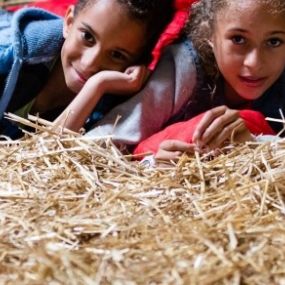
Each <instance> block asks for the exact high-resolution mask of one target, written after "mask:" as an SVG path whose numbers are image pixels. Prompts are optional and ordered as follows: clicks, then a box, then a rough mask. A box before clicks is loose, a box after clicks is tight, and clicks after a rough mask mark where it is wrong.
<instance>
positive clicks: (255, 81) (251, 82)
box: [239, 76, 266, 87]
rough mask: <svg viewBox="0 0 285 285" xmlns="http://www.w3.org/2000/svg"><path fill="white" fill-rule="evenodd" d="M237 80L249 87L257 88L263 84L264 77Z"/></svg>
mask: <svg viewBox="0 0 285 285" xmlns="http://www.w3.org/2000/svg"><path fill="white" fill-rule="evenodd" d="M239 79H240V80H241V81H242V82H243V83H244V84H245V85H247V86H249V87H259V86H261V85H263V84H264V82H265V80H266V77H254V76H239Z"/></svg>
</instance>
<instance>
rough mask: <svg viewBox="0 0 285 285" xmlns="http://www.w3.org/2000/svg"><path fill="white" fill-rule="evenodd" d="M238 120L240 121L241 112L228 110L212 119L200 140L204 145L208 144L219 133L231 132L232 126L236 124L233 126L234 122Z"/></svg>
mask: <svg viewBox="0 0 285 285" xmlns="http://www.w3.org/2000/svg"><path fill="white" fill-rule="evenodd" d="M238 121H240V119H239V113H238V112H237V111H235V110H227V111H226V112H225V114H223V115H222V116H220V117H217V118H216V119H215V120H214V121H212V123H211V124H210V126H209V127H208V128H207V129H206V130H205V132H204V133H203V135H202V137H201V138H200V142H201V143H202V145H206V144H208V142H209V141H211V140H212V139H213V138H214V137H216V136H217V135H219V134H221V133H223V132H226V133H227V132H231V131H232V127H234V126H236V125H235V124H234V125H233V126H232V123H234V122H238Z"/></svg>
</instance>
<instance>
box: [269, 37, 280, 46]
mask: <svg viewBox="0 0 285 285" xmlns="http://www.w3.org/2000/svg"><path fill="white" fill-rule="evenodd" d="M282 43H283V41H282V40H280V39H278V38H272V39H269V40H268V41H267V45H268V46H269V47H279V46H280V45H281V44H282Z"/></svg>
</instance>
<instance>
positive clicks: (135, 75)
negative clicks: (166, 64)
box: [83, 65, 150, 95]
mask: <svg viewBox="0 0 285 285" xmlns="http://www.w3.org/2000/svg"><path fill="white" fill-rule="evenodd" d="M149 75H150V70H149V69H147V67H146V66H143V65H140V66H131V67H128V68H127V69H126V70H125V72H120V71H113V70H103V71H100V72H99V73H96V74H95V75H93V76H92V77H90V78H89V79H88V81H87V82H86V84H85V85H86V87H85V86H84V87H83V88H91V90H92V89H93V88H94V87H95V86H96V87H97V88H98V86H100V87H99V89H100V91H101V93H102V94H103V93H112V94H120V95H125V94H126V95H129V94H133V93H136V92H138V91H139V90H140V89H141V88H142V86H143V85H144V83H145V82H146V80H147V78H148V76H149Z"/></svg>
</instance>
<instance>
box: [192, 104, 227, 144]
mask: <svg viewBox="0 0 285 285" xmlns="http://www.w3.org/2000/svg"><path fill="white" fill-rule="evenodd" d="M226 110H227V107H226V106H218V107H215V108H212V109H211V110H209V111H207V112H206V113H205V115H204V116H203V117H202V119H201V121H200V122H199V123H198V125H197V126H196V129H195V132H194V134H193V141H194V142H195V143H198V142H199V141H200V139H201V137H202V135H203V133H204V132H205V130H206V129H207V128H208V126H209V125H210V124H211V123H212V122H213V120H215V119H216V118H217V117H220V116H222V115H223V114H224V113H225V112H226Z"/></svg>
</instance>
